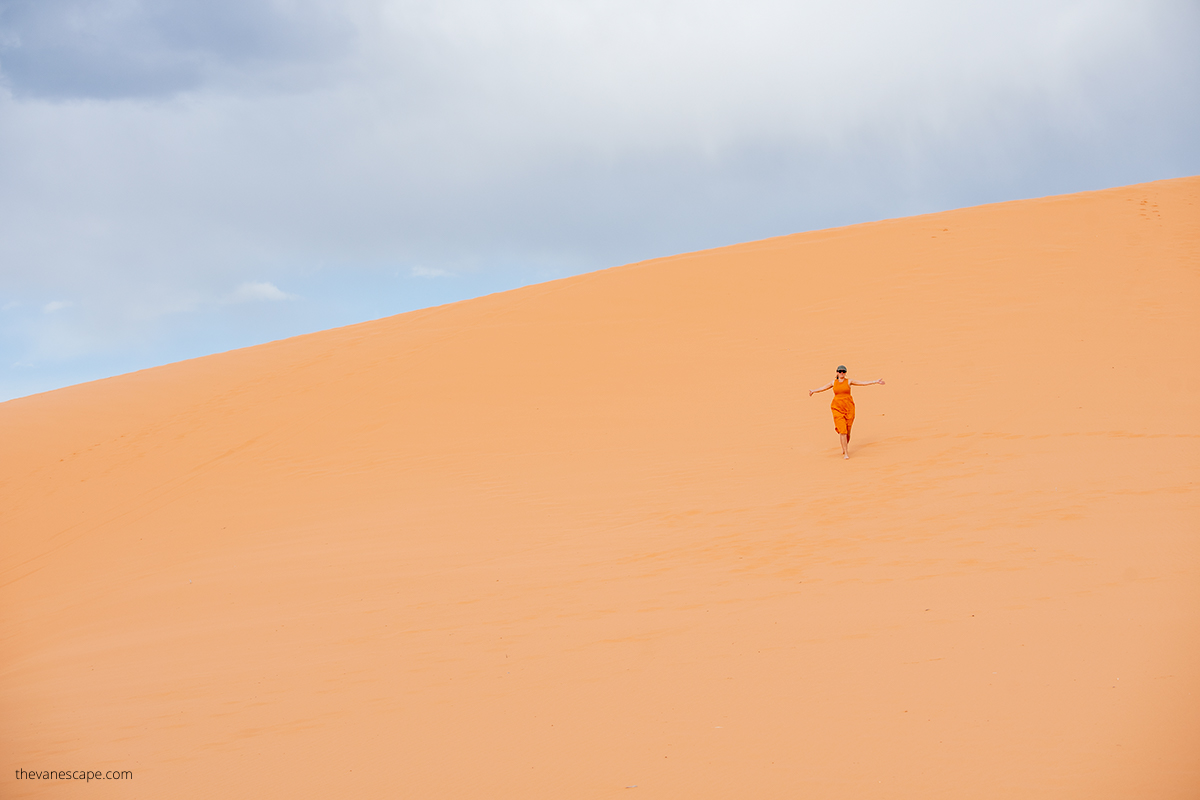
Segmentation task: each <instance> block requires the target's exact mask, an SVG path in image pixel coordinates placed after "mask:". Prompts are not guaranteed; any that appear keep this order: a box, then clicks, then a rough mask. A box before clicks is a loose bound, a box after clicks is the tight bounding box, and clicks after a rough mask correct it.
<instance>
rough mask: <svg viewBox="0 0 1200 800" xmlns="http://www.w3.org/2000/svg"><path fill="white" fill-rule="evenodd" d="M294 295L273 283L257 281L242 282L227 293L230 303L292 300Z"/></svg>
mask: <svg viewBox="0 0 1200 800" xmlns="http://www.w3.org/2000/svg"><path fill="white" fill-rule="evenodd" d="M295 297H296V295H294V294H288V293H287V292H285V291H282V290H280V289H279V287H277V286H276V285H275V284H273V283H268V282H267V281H257V282H250V283H243V284H242V285H241V286H239V287H238V288H236V289H234V291H233V294H231V295H229V302H231V303H250V302H254V301H258V300H268V301H272V302H275V301H279V300H294V299H295Z"/></svg>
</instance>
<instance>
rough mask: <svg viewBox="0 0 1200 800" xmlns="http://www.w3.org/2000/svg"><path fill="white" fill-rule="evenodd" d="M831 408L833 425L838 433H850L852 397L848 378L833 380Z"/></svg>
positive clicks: (852, 420) (852, 422)
mask: <svg viewBox="0 0 1200 800" xmlns="http://www.w3.org/2000/svg"><path fill="white" fill-rule="evenodd" d="M829 407H830V408H831V409H832V410H833V427H834V429H835V430H836V431H837V432H838V433H843V434H845V435H846V436H849V435H850V426H851V425H853V424H854V398H853V397H851V396H850V379H849V378H846V380H844V381H839V380H836V379H835V380H834V382H833V402H832V403H831V404H830V405H829Z"/></svg>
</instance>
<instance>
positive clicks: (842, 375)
mask: <svg viewBox="0 0 1200 800" xmlns="http://www.w3.org/2000/svg"><path fill="white" fill-rule="evenodd" d="M837 376H838V377H839V378H845V377H846V370H844V369H839V370H838V371H837Z"/></svg>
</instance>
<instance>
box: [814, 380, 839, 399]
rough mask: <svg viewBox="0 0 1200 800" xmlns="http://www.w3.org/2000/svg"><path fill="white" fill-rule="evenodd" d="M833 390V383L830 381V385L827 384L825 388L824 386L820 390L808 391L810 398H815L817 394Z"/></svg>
mask: <svg viewBox="0 0 1200 800" xmlns="http://www.w3.org/2000/svg"><path fill="white" fill-rule="evenodd" d="M832 388H833V381H830V382H829V383H827V384H825V385H824V386H822V387H821V388H820V389H809V390H808V396H809V397H812V396H813V395H814V394H816V393H817V392H823V391H825V390H826V389H832Z"/></svg>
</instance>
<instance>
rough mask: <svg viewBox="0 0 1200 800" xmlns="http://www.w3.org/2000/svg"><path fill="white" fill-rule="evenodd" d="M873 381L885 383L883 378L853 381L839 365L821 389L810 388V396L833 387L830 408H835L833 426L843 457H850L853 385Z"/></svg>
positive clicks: (868, 384)
mask: <svg viewBox="0 0 1200 800" xmlns="http://www.w3.org/2000/svg"><path fill="white" fill-rule="evenodd" d="M872 383H878V384H879V385H880V386H882V385H883V378H880V379H879V380H875V381H852V380H850V379H849V378H847V377H846V367H845V366H839V367H838V368H837V375H836V376H834V379H833V380H831V381H830V382H829V383H827V384H825V385H824V386H822V387H821V388H820V389H809V390H808V396H809V397H812V396H813V395H814V394H816V393H817V392H823V391H825V390H826V389H833V402H832V403H831V404H830V405H829V408H830V409H832V410H833V428H834V430H836V431H837V432H838V435H839V436H840V437H841V439H842V458H849V457H850V427H851V426H852V425H854V398H853V397H851V396H850V387H851V386H870V385H871V384H872Z"/></svg>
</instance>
